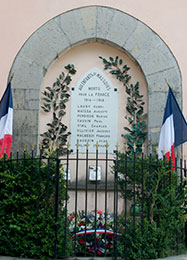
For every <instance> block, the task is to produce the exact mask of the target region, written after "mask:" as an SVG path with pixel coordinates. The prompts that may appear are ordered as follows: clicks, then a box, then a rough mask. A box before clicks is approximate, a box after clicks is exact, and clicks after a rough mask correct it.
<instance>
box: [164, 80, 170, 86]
mask: <svg viewBox="0 0 187 260" xmlns="http://www.w3.org/2000/svg"><path fill="white" fill-rule="evenodd" d="M165 81H166V83H167V85H168V87H169V88H171V85H170V84H169V82H168V81H167V79H165Z"/></svg>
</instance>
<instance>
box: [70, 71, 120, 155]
mask: <svg viewBox="0 0 187 260" xmlns="http://www.w3.org/2000/svg"><path fill="white" fill-rule="evenodd" d="M70 117H71V118H70V131H71V136H70V145H71V149H73V150H74V151H75V149H76V144H77V142H78V143H79V151H80V152H81V153H85V151H86V143H88V144H89V152H90V153H95V151H96V142H98V144H99V148H98V149H99V153H105V151H106V143H108V144H109V148H108V151H109V153H113V151H114V150H115V149H116V148H115V146H116V144H117V130H118V127H117V124H118V91H117V89H116V88H114V87H113V86H112V84H111V82H110V81H109V79H108V78H107V77H106V76H105V74H104V73H103V72H102V71H100V70H99V69H97V68H92V69H91V70H89V71H88V72H87V73H86V74H85V75H84V76H83V77H82V78H81V79H80V80H79V81H78V83H77V85H76V86H74V87H72V89H71V114H70Z"/></svg>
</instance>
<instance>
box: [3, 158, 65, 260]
mask: <svg viewBox="0 0 187 260" xmlns="http://www.w3.org/2000/svg"><path fill="white" fill-rule="evenodd" d="M55 174H56V162H55V160H53V159H49V161H47V160H46V161H43V160H41V159H40V158H31V157H26V158H25V159H24V160H7V161H4V160H1V161H0V255H9V256H14V257H29V258H39V259H44V258H45V259H48V258H50V257H52V256H53V254H54V244H55V228H56V224H57V225H58V229H59V232H58V240H59V241H60V243H59V244H61V245H63V244H64V243H65V241H64V239H65V235H64V234H65V232H64V230H65V223H64V216H65V209H64V205H63V201H64V199H65V181H64V178H63V172H62V171H61V176H60V177H61V178H60V181H59V182H60V183H59V187H60V193H59V203H60V205H61V208H60V211H59V219H61V223H56V222H55V210H54V205H55V187H56V178H55ZM59 253H60V254H63V248H59Z"/></svg>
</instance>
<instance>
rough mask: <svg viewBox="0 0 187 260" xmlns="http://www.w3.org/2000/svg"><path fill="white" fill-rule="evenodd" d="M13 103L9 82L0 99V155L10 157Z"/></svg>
mask: <svg viewBox="0 0 187 260" xmlns="http://www.w3.org/2000/svg"><path fill="white" fill-rule="evenodd" d="M12 124H13V103H12V90H11V83H10V82H9V83H8V86H7V88H6V90H5V93H4V95H3V97H2V99H1V101H0V157H2V156H3V154H4V153H6V154H7V156H8V157H10V153H11V145H12Z"/></svg>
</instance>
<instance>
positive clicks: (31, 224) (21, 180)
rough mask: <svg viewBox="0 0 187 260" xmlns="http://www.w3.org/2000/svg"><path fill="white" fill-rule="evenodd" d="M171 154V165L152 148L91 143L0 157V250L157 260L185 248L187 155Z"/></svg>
mask: <svg viewBox="0 0 187 260" xmlns="http://www.w3.org/2000/svg"><path fill="white" fill-rule="evenodd" d="M176 161H177V166H176V167H175V169H173V168H172V165H171V162H167V161H166V160H158V158H157V157H156V156H153V155H151V154H150V155H149V156H145V155H143V154H142V155H141V156H138V157H137V156H136V155H135V154H132V155H131V156H129V155H127V154H124V153H119V152H116V153H115V154H114V155H109V154H108V150H107V149H106V153H105V154H100V153H99V149H98V148H97V149H96V153H95V154H89V150H88V147H87V149H86V151H85V154H80V153H79V150H78V149H77V151H76V153H74V154H73V153H72V152H71V151H67V154H66V155H65V156H64V157H59V156H56V157H53V158H46V157H45V158H44V157H43V155H42V154H41V153H40V156H38V157H34V155H33V153H32V154H31V155H28V154H27V153H26V152H24V153H23V155H22V156H21V157H19V154H18V153H17V154H16V156H15V158H14V157H13V156H11V158H10V159H8V160H7V159H6V158H4V159H2V160H1V161H0V173H1V174H0V216H1V220H0V225H1V231H0V255H7V254H8V255H12V256H24V257H32V258H34V257H35V258H40V259H47V258H50V257H51V258H54V259H57V258H62V259H64V258H65V257H67V256H71V257H73V256H80V257H81V256H82V257H85V256H94V257H97V256H99V257H101V256H105V257H106V256H107V257H112V258H114V259H117V257H121V258H123V259H156V258H158V257H161V256H164V255H166V254H168V253H170V254H172V253H174V254H175V253H178V252H180V251H181V250H184V248H185V246H186V242H187V241H186V230H185V213H186V211H185V207H186V202H185V188H184V187H185V185H186V179H185V178H186V162H185V161H182V160H176ZM19 243H20V244H19ZM10 244H11V246H10Z"/></svg>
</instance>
